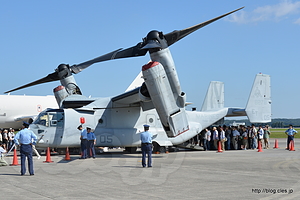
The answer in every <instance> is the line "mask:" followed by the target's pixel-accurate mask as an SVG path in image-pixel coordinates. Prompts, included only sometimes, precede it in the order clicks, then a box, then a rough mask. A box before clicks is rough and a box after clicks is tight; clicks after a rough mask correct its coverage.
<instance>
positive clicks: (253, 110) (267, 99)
mask: <svg viewBox="0 0 300 200" xmlns="http://www.w3.org/2000/svg"><path fill="white" fill-rule="evenodd" d="M246 113H247V116H248V118H249V120H250V122H251V123H267V122H271V83H270V75H266V74H257V75H256V77H255V80H254V83H253V86H252V90H251V93H250V97H249V100H248V103H247V106H246Z"/></svg>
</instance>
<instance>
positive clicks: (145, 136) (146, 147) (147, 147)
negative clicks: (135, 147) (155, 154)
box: [141, 124, 153, 167]
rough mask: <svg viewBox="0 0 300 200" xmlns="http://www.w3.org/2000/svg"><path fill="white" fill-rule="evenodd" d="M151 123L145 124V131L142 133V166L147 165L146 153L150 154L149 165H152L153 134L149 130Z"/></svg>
mask: <svg viewBox="0 0 300 200" xmlns="http://www.w3.org/2000/svg"><path fill="white" fill-rule="evenodd" d="M149 127H150V126H149V125H147V124H146V125H144V132H142V133H141V142H142V146H141V149H142V166H143V167H146V155H148V162H147V164H148V167H152V139H153V135H152V133H151V132H149Z"/></svg>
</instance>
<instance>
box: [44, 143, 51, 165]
mask: <svg viewBox="0 0 300 200" xmlns="http://www.w3.org/2000/svg"><path fill="white" fill-rule="evenodd" d="M52 162H53V161H52V160H51V156H50V147H48V148H47V152H46V161H44V163H52Z"/></svg>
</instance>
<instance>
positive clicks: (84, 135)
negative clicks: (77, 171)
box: [77, 125, 87, 159]
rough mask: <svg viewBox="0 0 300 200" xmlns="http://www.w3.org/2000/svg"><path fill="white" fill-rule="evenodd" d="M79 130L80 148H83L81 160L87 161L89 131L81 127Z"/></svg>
mask: <svg viewBox="0 0 300 200" xmlns="http://www.w3.org/2000/svg"><path fill="white" fill-rule="evenodd" d="M77 129H78V130H79V131H80V146H81V157H80V158H81V159H86V157H87V131H86V130H85V129H83V128H82V125H79V126H78V127H77Z"/></svg>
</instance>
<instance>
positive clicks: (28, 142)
mask: <svg viewBox="0 0 300 200" xmlns="http://www.w3.org/2000/svg"><path fill="white" fill-rule="evenodd" d="M28 127H29V123H27V122H24V123H23V129H22V130H21V131H19V132H18V133H17V134H16V136H15V138H14V141H15V144H16V145H20V154H21V175H22V176H23V175H24V174H25V173H26V166H25V162H26V158H27V161H28V171H29V174H30V175H31V176H32V175H34V171H33V161H32V145H36V141H37V137H36V135H35V134H34V133H33V132H32V131H31V130H29V129H28Z"/></svg>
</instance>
